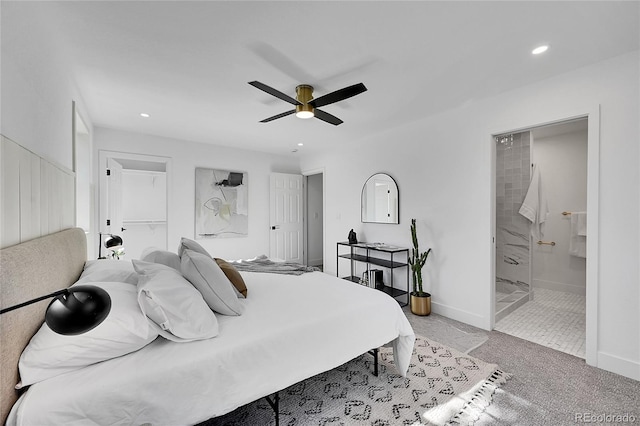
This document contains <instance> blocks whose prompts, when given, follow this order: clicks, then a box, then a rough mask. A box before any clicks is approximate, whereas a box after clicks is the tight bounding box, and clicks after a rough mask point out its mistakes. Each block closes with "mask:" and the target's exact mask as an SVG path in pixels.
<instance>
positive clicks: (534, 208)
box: [518, 165, 549, 240]
mask: <svg viewBox="0 0 640 426" xmlns="http://www.w3.org/2000/svg"><path fill="white" fill-rule="evenodd" d="M518 213H520V214H521V215H522V216H524V217H526V218H527V219H529V220H530V221H531V235H532V236H533V238H535V239H536V240H541V239H542V237H543V234H544V223H545V221H546V220H547V216H548V215H549V206H548V205H547V198H546V197H545V196H544V194H543V192H542V178H541V177H540V172H539V171H538V166H537V165H536V166H534V167H533V173H532V176H531V183H530V184H529V189H528V190H527V195H526V196H525V197H524V202H523V203H522V206H521V207H520V210H519V211H518Z"/></svg>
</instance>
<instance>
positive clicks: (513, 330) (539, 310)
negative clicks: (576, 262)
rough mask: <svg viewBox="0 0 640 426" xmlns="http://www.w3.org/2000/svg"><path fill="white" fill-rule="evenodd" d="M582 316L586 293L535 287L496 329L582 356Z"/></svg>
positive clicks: (583, 333)
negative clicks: (526, 299)
mask: <svg viewBox="0 0 640 426" xmlns="http://www.w3.org/2000/svg"><path fill="white" fill-rule="evenodd" d="M585 319H586V313H585V296H582V295H577V294H572V293H565V292H561V291H554V290H547V289H543V288H537V289H534V294H533V300H531V301H528V302H526V303H525V304H524V305H522V306H521V307H520V308H518V309H516V310H515V311H513V312H511V313H510V314H509V315H507V316H505V317H504V318H503V319H501V320H500V321H498V322H497V323H496V325H495V330H498V331H501V332H503V333H507V334H510V335H512V336H516V337H520V338H522V339H525V340H529V341H531V342H534V343H538V344H540V345H543V346H547V347H549V348H553V349H556V350H559V351H562V352H566V353H568V354H571V355H575V356H578V357H580V358H584V357H585Z"/></svg>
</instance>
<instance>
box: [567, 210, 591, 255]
mask: <svg viewBox="0 0 640 426" xmlns="http://www.w3.org/2000/svg"><path fill="white" fill-rule="evenodd" d="M569 254H570V255H571V256H576V257H583V258H586V257H587V213H585V212H572V213H571V231H570V234H569Z"/></svg>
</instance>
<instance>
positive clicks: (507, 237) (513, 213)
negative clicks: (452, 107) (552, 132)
mask: <svg viewBox="0 0 640 426" xmlns="http://www.w3.org/2000/svg"><path fill="white" fill-rule="evenodd" d="M503 139H504V138H498V140H497V141H496V231H497V235H496V292H497V293H498V292H499V293H508V294H511V293H513V292H515V291H524V292H526V293H528V292H529V286H530V282H529V281H530V272H529V232H530V226H529V225H530V222H529V221H528V220H527V219H525V218H524V217H523V216H521V215H520V214H519V213H518V211H519V210H520V206H521V205H522V201H523V200H524V196H525V194H526V191H527V189H528V188H529V181H530V176H531V154H530V152H531V151H530V139H531V138H530V132H524V133H518V134H514V135H513V138H512V139H511V135H509V137H507V138H506V140H503Z"/></svg>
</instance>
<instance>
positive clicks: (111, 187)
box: [101, 158, 126, 253]
mask: <svg viewBox="0 0 640 426" xmlns="http://www.w3.org/2000/svg"><path fill="white" fill-rule="evenodd" d="M107 194H108V195H107V196H108V200H107V206H108V208H107V221H108V223H109V225H108V226H107V227H106V228H103V227H101V229H107V231H106V232H107V233H109V234H114V235H119V236H120V237H122V240H123V241H126V237H125V236H124V235H122V233H123V231H124V228H123V227H122V164H120V163H118V162H117V161H116V160H114V159H113V158H108V159H107ZM105 225H106V224H105ZM103 253H104V247H103Z"/></svg>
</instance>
